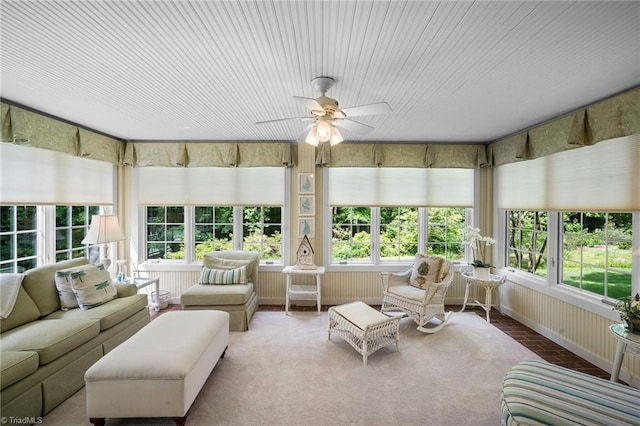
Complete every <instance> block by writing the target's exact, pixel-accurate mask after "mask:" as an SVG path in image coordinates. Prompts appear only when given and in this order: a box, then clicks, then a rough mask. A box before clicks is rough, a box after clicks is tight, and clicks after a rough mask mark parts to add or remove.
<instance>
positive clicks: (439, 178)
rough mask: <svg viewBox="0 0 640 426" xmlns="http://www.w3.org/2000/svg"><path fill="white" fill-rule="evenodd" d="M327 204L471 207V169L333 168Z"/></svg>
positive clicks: (331, 169) (330, 170) (330, 172)
mask: <svg viewBox="0 0 640 426" xmlns="http://www.w3.org/2000/svg"><path fill="white" fill-rule="evenodd" d="M328 176H329V205H332V206H406V207H419V206H429V207H471V206H472V205H473V176H474V171H473V169H425V168H419V169H418V168H390V167H389V168H383V167H381V168H368V167H333V168H330V169H328Z"/></svg>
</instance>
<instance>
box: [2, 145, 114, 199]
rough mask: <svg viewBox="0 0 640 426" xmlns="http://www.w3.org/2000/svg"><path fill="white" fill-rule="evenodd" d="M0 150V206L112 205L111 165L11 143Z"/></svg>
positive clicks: (112, 168) (112, 171)
mask: <svg viewBox="0 0 640 426" xmlns="http://www.w3.org/2000/svg"><path fill="white" fill-rule="evenodd" d="M0 149H1V150H2V151H1V153H0V154H1V155H0V165H1V166H2V167H1V171H0V179H1V180H0V191H1V192H0V202H2V204H58V205H62V204H80V205H89V204H93V205H105V204H113V201H114V200H113V198H114V173H115V166H114V165H113V164H111V163H107V162H104V161H97V160H90V159H87V158H81V157H74V156H72V155H68V154H63V153H61V152H57V151H50V150H47V149H38V148H31V147H26V146H20V145H15V144H11V143H2V144H0Z"/></svg>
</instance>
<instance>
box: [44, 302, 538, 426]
mask: <svg viewBox="0 0 640 426" xmlns="http://www.w3.org/2000/svg"><path fill="white" fill-rule="evenodd" d="M326 322H327V313H326V312H323V313H320V314H318V313H315V312H291V313H290V315H289V316H286V315H285V314H284V313H283V312H257V313H256V315H255V316H254V318H253V320H252V322H251V329H250V330H249V331H248V332H244V333H239V332H232V333H231V336H230V344H229V349H228V351H227V354H226V356H225V358H223V359H222V360H220V361H219V362H218V365H217V366H216V368H215V369H214V371H213V373H212V374H211V376H210V377H209V379H208V380H207V382H206V383H205V385H204V388H203V389H202V391H201V392H200V395H199V396H198V398H197V399H196V401H195V402H194V404H193V406H192V407H191V410H190V413H189V417H188V419H187V425H194V426H195V425H206V426H209V425H437V426H442V425H456V426H460V425H498V424H500V389H501V385H502V378H503V377H504V375H505V374H506V373H507V371H508V370H509V368H510V367H511V366H512V365H514V364H516V363H517V362H519V361H521V360H524V359H528V358H536V359H537V358H538V357H537V356H536V355H535V354H533V353H532V352H531V351H529V350H528V349H526V348H525V347H523V346H522V345H520V344H519V343H517V342H516V341H515V340H513V339H512V338H510V337H509V336H507V335H505V334H504V333H502V332H501V331H500V330H498V329H497V328H495V327H493V326H491V325H490V324H487V323H486V322H485V321H484V320H483V319H482V318H480V317H479V316H478V315H476V314H474V313H454V314H453V315H452V317H451V320H450V323H449V325H448V326H447V327H445V328H444V329H442V330H441V331H440V332H438V333H436V334H432V335H425V334H422V333H420V332H418V331H417V330H416V329H415V324H414V323H413V322H412V321H411V320H409V319H406V318H405V319H403V320H402V321H401V324H400V351H399V352H397V351H396V350H395V346H393V345H392V346H388V347H385V348H382V349H380V350H379V351H377V352H376V353H374V354H373V355H371V356H370V357H369V361H368V365H367V366H366V367H365V366H364V365H363V364H362V357H361V356H360V354H358V353H357V352H356V351H355V350H353V349H352V348H351V346H349V345H348V344H347V343H346V342H345V341H344V340H342V338H340V337H339V336H337V335H333V336H332V337H331V340H330V341H328V340H327V332H326V325H327V324H326ZM167 344H168V345H172V344H180V342H167ZM44 424H46V425H47V426H53V425H61V426H69V425H81V424H88V419H87V417H86V415H85V392H84V389H82V390H80V391H79V392H77V393H76V394H75V395H74V396H72V397H71V398H70V399H68V400H67V401H65V402H64V403H63V404H62V405H60V406H59V407H57V408H56V409H55V410H54V411H52V412H51V413H49V415H47V416H46V417H45V418H44ZM165 424H166V425H169V424H173V422H172V421H171V420H169V419H107V425H165Z"/></svg>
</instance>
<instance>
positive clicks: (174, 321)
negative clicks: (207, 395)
mask: <svg viewBox="0 0 640 426" xmlns="http://www.w3.org/2000/svg"><path fill="white" fill-rule="evenodd" d="M228 344H229V314H228V313H227V312H222V311H191V312H182V311H176V312H167V313H165V314H163V315H161V316H160V317H158V318H157V319H155V320H153V321H152V322H151V323H149V325H147V326H146V327H144V328H143V329H142V330H140V331H139V332H137V333H136V334H134V335H133V336H132V337H131V338H130V339H129V340H127V341H125V342H124V343H122V344H121V345H120V346H118V347H116V348H115V349H114V350H112V351H111V352H109V353H108V354H106V355H105V356H104V357H103V358H102V359H100V360H99V361H98V362H96V363H95V364H94V365H93V366H91V367H90V368H89V369H88V370H87V372H86V373H85V376H84V380H85V385H86V394H87V415H88V416H89V420H90V421H91V423H94V424H97V425H103V424H104V421H105V420H104V419H105V418H106V417H117V418H128V417H136V418H137V417H171V418H174V419H175V421H176V424H184V423H185V421H186V417H187V412H188V410H189V407H191V404H192V403H193V401H194V400H195V398H196V396H198V393H199V392H200V389H201V388H202V386H203V385H204V382H205V381H206V380H207V378H208V377H209V375H210V374H211V371H213V368H214V367H215V365H216V364H217V362H218V359H220V358H222V357H223V356H224V353H225V351H226V348H227V345H228Z"/></svg>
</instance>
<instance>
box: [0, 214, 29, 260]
mask: <svg viewBox="0 0 640 426" xmlns="http://www.w3.org/2000/svg"><path fill="white" fill-rule="evenodd" d="M0 211H1V212H2V218H1V219H0V222H1V223H0V251H1V252H2V259H0V265H1V266H0V272H3V273H21V272H24V271H26V270H28V269H32V268H35V267H36V266H37V263H38V210H37V206H0Z"/></svg>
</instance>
